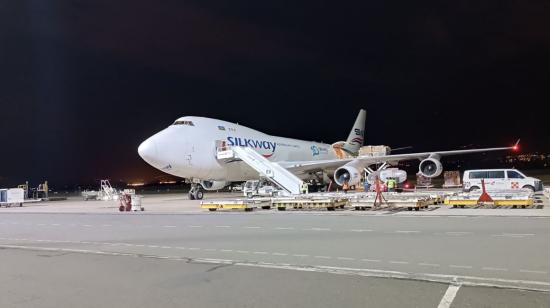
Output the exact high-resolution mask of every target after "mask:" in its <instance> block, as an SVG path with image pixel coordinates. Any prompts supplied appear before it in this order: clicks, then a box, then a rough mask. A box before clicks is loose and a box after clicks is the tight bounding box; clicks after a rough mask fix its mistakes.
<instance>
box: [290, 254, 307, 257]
mask: <svg viewBox="0 0 550 308" xmlns="http://www.w3.org/2000/svg"><path fill="white" fill-rule="evenodd" d="M292 256H293V257H298V258H305V257H309V255H301V254H296V255H292Z"/></svg>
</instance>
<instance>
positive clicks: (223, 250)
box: [220, 249, 233, 252]
mask: <svg viewBox="0 0 550 308" xmlns="http://www.w3.org/2000/svg"><path fill="white" fill-rule="evenodd" d="M220 251H221V252H233V249H220Z"/></svg>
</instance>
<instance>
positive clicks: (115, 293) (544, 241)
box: [0, 194, 550, 307]
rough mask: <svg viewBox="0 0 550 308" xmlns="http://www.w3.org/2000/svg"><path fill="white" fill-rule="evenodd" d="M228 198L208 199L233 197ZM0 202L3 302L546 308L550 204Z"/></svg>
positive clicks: (149, 199) (166, 198)
mask: <svg viewBox="0 0 550 308" xmlns="http://www.w3.org/2000/svg"><path fill="white" fill-rule="evenodd" d="M234 196H236V195H207V197H209V198H227V197H234ZM539 200H540V201H541V202H542V203H541V205H542V206H541V207H542V208H532V209H460V208H458V209H454V208H447V207H445V206H444V205H443V206H437V207H432V208H430V209H428V210H426V211H419V212H409V211H392V210H378V211H366V212H363V211H353V210H341V211H335V212H327V211H287V212H278V211H277V210H268V211H266V210H257V211H254V212H246V213H245V212H243V211H217V212H208V211H206V210H203V209H200V207H199V202H198V201H190V200H187V198H186V197H185V196H181V195H168V194H166V195H165V194H158V195H147V196H145V198H144V199H143V205H144V207H145V211H144V212H127V213H120V212H118V205H117V203H116V202H114V201H82V200H79V199H76V198H71V199H69V200H67V201H59V202H45V203H33V204H29V205H26V206H24V207H22V208H19V207H17V208H1V209H0V250H1V251H0V262H1V264H2V266H0V283H2V285H3V287H2V288H1V289H0V307H37V306H39V307H59V306H76V305H78V306H82V307H98V306H117V307H151V306H158V307H182V306H184V307H220V306H223V307H281V306H291V307H335V306H341V307H364V306H369V307H550V262H549V258H550V245H548V238H549V236H550V211H549V210H548V209H549V208H550V207H549V206H547V203H548V201H547V200H544V199H543V198H539Z"/></svg>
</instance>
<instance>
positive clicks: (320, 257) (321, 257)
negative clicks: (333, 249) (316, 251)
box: [314, 256, 332, 259]
mask: <svg viewBox="0 0 550 308" xmlns="http://www.w3.org/2000/svg"><path fill="white" fill-rule="evenodd" d="M314 258H317V259H332V257H328V256H315V257H314Z"/></svg>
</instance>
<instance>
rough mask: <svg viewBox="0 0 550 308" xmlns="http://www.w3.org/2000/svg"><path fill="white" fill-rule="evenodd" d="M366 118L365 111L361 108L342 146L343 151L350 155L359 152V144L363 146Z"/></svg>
mask: <svg viewBox="0 0 550 308" xmlns="http://www.w3.org/2000/svg"><path fill="white" fill-rule="evenodd" d="M366 118H367V112H366V111H365V109H361V110H360V111H359V115H357V119H355V124H353V128H352V129H351V132H350V133H349V136H348V139H347V140H346V143H345V144H344V146H343V147H342V149H343V150H344V151H346V152H348V153H349V154H351V155H357V154H358V153H359V149H360V148H361V146H363V142H364V141H365V119H366Z"/></svg>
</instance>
